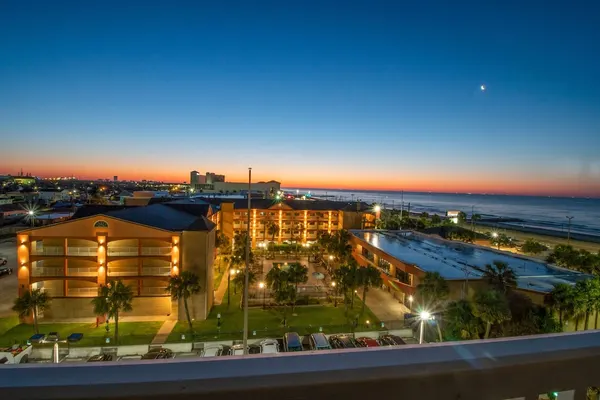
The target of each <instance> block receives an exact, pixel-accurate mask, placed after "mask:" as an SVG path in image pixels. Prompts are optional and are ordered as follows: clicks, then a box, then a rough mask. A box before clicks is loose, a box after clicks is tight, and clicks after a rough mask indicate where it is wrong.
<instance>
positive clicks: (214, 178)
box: [206, 172, 225, 185]
mask: <svg viewBox="0 0 600 400" xmlns="http://www.w3.org/2000/svg"><path fill="white" fill-rule="evenodd" d="M215 182H225V175H218V174H215V173H214V172H207V173H206V184H207V185H212V184H214V183H215Z"/></svg>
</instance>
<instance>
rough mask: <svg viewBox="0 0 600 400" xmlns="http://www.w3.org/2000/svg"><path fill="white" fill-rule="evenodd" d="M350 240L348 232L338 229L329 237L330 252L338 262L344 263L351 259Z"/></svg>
mask: <svg viewBox="0 0 600 400" xmlns="http://www.w3.org/2000/svg"><path fill="white" fill-rule="evenodd" d="M350 238H351V235H350V232H348V231H347V230H345V229H340V230H339V231H337V232H335V233H334V234H333V235H332V237H331V243H330V251H331V252H332V253H333V255H334V256H335V257H336V258H337V260H338V261H339V262H346V261H348V260H349V259H350V258H351V257H352V246H351V245H350Z"/></svg>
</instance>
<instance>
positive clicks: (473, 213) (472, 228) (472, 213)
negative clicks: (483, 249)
mask: <svg viewBox="0 0 600 400" xmlns="http://www.w3.org/2000/svg"><path fill="white" fill-rule="evenodd" d="M473 215H475V205H472V206H471V232H473V233H475V226H474V225H473V224H474V220H475V219H474V218H473Z"/></svg>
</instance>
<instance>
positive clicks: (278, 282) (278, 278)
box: [265, 265, 296, 326]
mask: <svg viewBox="0 0 600 400" xmlns="http://www.w3.org/2000/svg"><path fill="white" fill-rule="evenodd" d="M289 278H290V277H289V269H283V268H280V267H279V266H277V265H275V266H273V268H271V270H270V271H269V272H268V273H267V276H266V279H265V280H266V282H267V287H268V288H269V289H270V290H271V293H272V294H273V299H274V300H275V302H276V303H277V304H279V305H280V306H282V316H283V321H282V324H283V326H287V316H286V311H287V304H288V303H289V302H290V301H291V300H292V299H295V297H296V296H295V293H296V292H295V290H296V289H295V288H294V286H292V285H291V284H290V281H289Z"/></svg>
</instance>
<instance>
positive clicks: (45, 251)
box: [31, 246, 65, 256]
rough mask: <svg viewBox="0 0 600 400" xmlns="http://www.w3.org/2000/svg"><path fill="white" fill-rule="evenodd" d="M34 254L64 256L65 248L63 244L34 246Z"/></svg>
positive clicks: (32, 251)
mask: <svg viewBox="0 0 600 400" xmlns="http://www.w3.org/2000/svg"><path fill="white" fill-rule="evenodd" d="M31 255H32V256H64V255H65V248H64V247H62V246H52V247H51V246H46V247H41V246H40V247H34V248H32V249H31Z"/></svg>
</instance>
